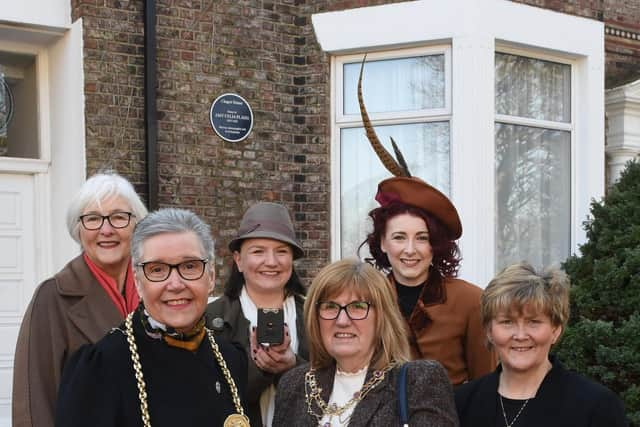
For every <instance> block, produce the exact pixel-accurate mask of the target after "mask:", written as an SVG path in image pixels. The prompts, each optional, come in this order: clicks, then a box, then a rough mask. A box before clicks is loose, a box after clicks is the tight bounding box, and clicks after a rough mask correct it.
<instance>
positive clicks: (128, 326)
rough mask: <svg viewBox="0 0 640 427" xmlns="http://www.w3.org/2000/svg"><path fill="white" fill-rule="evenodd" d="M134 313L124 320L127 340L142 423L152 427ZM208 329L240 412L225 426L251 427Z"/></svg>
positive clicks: (225, 364) (208, 330)
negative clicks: (134, 328) (135, 330)
mask: <svg viewBox="0 0 640 427" xmlns="http://www.w3.org/2000/svg"><path fill="white" fill-rule="evenodd" d="M133 313H134V312H131V313H129V315H128V316H127V318H126V319H125V321H124V325H125V333H126V335H127V342H128V343H129V351H130V352H131V361H132V362H133V370H134V371H135V376H136V382H137V383H138V399H140V412H141V413H142V425H143V426H144V427H151V420H150V417H149V407H148V404H147V386H146V384H145V382H144V377H143V375H142V364H141V363H140V356H139V355H138V345H137V344H136V339H135V337H134V335H133V320H132V319H133ZM205 330H206V331H207V336H208V337H209V343H210V344H211V350H213V355H214V356H215V358H216V361H217V362H218V365H220V369H221V370H222V373H223V374H224V378H225V380H227V383H228V384H229V388H230V389H231V397H232V398H233V404H234V406H235V407H236V411H238V413H236V414H231V415H229V416H228V417H227V418H226V419H225V420H224V427H250V425H249V418H247V416H246V415H245V414H244V410H243V409H242V405H241V404H240V397H239V396H238V388H237V387H236V383H235V381H234V380H233V378H232V377H231V372H229V368H227V363H226V362H225V360H224V358H223V357H222V353H221V352H220V349H219V348H218V343H216V341H215V339H214V338H213V332H211V330H210V329H208V328H205Z"/></svg>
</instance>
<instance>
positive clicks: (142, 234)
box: [131, 208, 215, 265]
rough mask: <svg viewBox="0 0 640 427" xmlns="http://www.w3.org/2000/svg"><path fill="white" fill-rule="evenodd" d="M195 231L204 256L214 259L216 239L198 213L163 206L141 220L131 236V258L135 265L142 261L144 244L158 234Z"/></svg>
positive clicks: (211, 261) (210, 261)
mask: <svg viewBox="0 0 640 427" xmlns="http://www.w3.org/2000/svg"><path fill="white" fill-rule="evenodd" d="M164 233H193V234H195V235H196V237H197V238H198V241H199V242H200V246H201V249H202V256H203V258H208V259H209V263H213V261H214V253H213V249H214V246H215V241H214V240H213V238H212V237H211V228H210V227H209V225H207V223H205V222H204V221H203V220H202V219H200V218H199V217H198V216H197V215H196V214H194V213H193V212H191V211H188V210H186V209H176V208H163V209H159V210H157V211H155V212H151V213H150V214H149V215H147V216H146V218H144V219H143V220H142V221H140V222H139V223H138V224H137V225H136V228H135V230H134V231H133V237H132V238H131V260H132V262H133V265H136V264H139V263H140V262H142V256H143V254H142V245H143V244H144V242H145V241H146V240H147V239H149V238H151V237H154V236H157V235H158V234H164Z"/></svg>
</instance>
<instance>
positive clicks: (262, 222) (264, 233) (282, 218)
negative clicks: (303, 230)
mask: <svg viewBox="0 0 640 427" xmlns="http://www.w3.org/2000/svg"><path fill="white" fill-rule="evenodd" d="M245 239H273V240H278V241H281V242H284V243H288V244H289V245H290V246H291V249H293V259H298V258H302V257H304V250H303V249H302V245H300V243H299V242H298V240H297V239H296V233H295V231H294V230H293V223H292V222H291V217H290V216H289V211H288V210H287V208H285V207H284V206H282V205H280V204H278V203H271V202H260V203H256V204H255V205H253V206H251V207H250V208H249V209H247V211H246V212H245V213H244V216H243V217H242V221H241V222H240V229H239V230H238V235H237V236H236V237H234V239H233V240H232V241H231V242H229V249H231V251H239V250H240V246H241V245H242V241H243V240H245Z"/></svg>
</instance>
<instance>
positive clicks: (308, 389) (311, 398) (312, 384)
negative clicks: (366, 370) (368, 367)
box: [304, 362, 396, 426]
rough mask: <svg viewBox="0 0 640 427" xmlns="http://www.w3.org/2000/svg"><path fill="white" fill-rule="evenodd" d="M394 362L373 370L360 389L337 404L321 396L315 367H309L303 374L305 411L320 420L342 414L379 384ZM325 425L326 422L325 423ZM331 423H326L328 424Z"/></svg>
mask: <svg viewBox="0 0 640 427" xmlns="http://www.w3.org/2000/svg"><path fill="white" fill-rule="evenodd" d="M395 365H396V364H395V362H391V363H389V364H388V365H387V366H386V367H385V368H384V369H381V370H376V371H373V375H372V376H371V379H370V380H369V381H368V382H367V383H366V384H364V385H363V386H362V387H361V388H360V390H358V391H357V392H355V393H354V394H353V397H352V398H351V399H350V400H349V401H348V402H347V403H345V404H344V405H342V406H338V405H336V404H335V403H334V404H332V405H329V404H328V403H327V402H325V401H324V399H323V398H322V396H321V393H322V388H320V387H318V382H317V380H316V375H315V369H310V370H309V371H308V372H307V373H306V374H305V375H304V395H305V400H306V401H307V412H308V413H309V414H310V415H313V416H314V417H316V418H317V419H318V422H320V421H321V420H322V419H323V418H324V417H325V416H328V417H329V418H330V419H331V418H332V417H334V416H337V417H338V419H340V417H341V416H342V414H343V413H344V412H345V411H347V409H349V408H351V407H352V406H354V405H355V404H357V403H358V402H360V401H361V400H362V399H364V397H365V396H366V395H367V394H368V393H369V392H370V391H371V390H372V389H373V388H375V387H376V386H377V385H378V384H380V383H381V382H382V381H383V380H384V377H385V374H386V373H387V372H389V370H391V368H393V367H394V366H395ZM313 403H315V404H316V406H317V407H318V408H320V411H321V413H317V412H315V411H314V410H313V408H312V405H313ZM325 425H327V424H325ZM330 425H331V424H329V423H328V426H330Z"/></svg>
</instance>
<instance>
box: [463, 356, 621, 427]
mask: <svg viewBox="0 0 640 427" xmlns="http://www.w3.org/2000/svg"><path fill="white" fill-rule="evenodd" d="M549 360H550V361H551V364H552V366H553V367H552V369H551V370H550V371H549V372H548V373H547V375H546V377H545V378H544V380H543V381H542V384H540V388H538V391H537V393H536V396H535V399H531V400H529V403H528V404H527V406H526V408H525V409H524V410H523V411H522V413H521V414H520V417H519V418H518V419H517V421H516V422H515V423H514V425H513V427H541V426H542V427H567V426H571V427H627V426H628V425H629V424H628V421H627V419H626V416H625V413H624V406H623V404H622V401H621V400H620V398H618V396H616V395H615V394H614V393H613V392H612V391H611V390H609V389H608V388H606V387H604V386H602V385H600V384H598V383H596V382H593V381H591V380H588V379H587V378H585V377H583V376H582V375H578V374H576V373H574V372H570V371H568V370H566V369H565V368H564V367H563V366H562V364H561V363H560V362H558V361H557V360H556V359H555V358H554V357H550V358H549ZM500 372H501V368H500V366H498V369H496V370H495V371H494V372H493V373H491V374H489V375H485V376H484V377H481V378H479V379H477V380H474V381H471V382H468V383H465V384H462V385H460V386H459V387H457V388H456V389H455V390H454V391H455V398H456V406H457V409H458V416H459V418H460V426H461V427H472V426H473V427H493V426H499V425H502V426H504V416H503V415H502V408H501V407H500V401H499V399H498V398H497V392H498V384H499V378H500ZM505 403H507V402H506V399H505ZM505 409H506V408H505ZM510 412H511V411H510ZM507 417H508V418H509V422H511V421H512V418H513V417H515V413H512V414H511V415H510V414H509V413H508V414H507Z"/></svg>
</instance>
